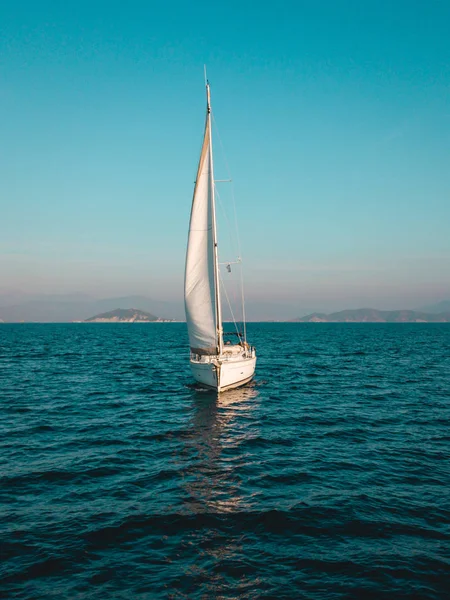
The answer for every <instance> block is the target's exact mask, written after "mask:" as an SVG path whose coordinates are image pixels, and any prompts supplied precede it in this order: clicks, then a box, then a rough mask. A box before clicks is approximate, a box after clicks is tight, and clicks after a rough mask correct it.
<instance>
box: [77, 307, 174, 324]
mask: <svg viewBox="0 0 450 600" xmlns="http://www.w3.org/2000/svg"><path fill="white" fill-rule="evenodd" d="M162 320H163V319H159V318H158V317H155V315H152V314H150V313H147V312H144V311H143V310H138V309H136V308H116V309H115V310H110V311H109V312H105V313H101V314H99V315H95V316H94V317H90V318H89V319H86V320H85V323H151V322H155V321H162Z"/></svg>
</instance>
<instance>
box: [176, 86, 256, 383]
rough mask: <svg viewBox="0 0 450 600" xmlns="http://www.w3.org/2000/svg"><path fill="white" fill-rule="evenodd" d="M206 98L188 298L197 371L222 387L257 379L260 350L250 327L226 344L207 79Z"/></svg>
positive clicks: (198, 378)
mask: <svg viewBox="0 0 450 600" xmlns="http://www.w3.org/2000/svg"><path fill="white" fill-rule="evenodd" d="M206 97H207V113H206V124H205V134H204V137H203V146H202V150H201V154H200V161H199V165H198V170H197V179H196V182H195V188H194V197H193V200H192V208H191V219H190V224H189V239H188V246H187V252H186V270H185V280H184V299H185V309H186V321H187V326H188V333H189V343H190V349H191V354H190V365H191V370H192V374H193V376H194V378H195V380H196V381H197V382H198V383H199V384H201V385H202V386H205V387H208V388H212V389H214V390H217V392H223V391H225V390H229V389H232V388H236V387H240V386H241V385H244V384H246V383H247V382H249V381H250V380H251V379H252V378H253V375H254V372H255V366H256V352H255V348H254V347H252V346H250V345H249V344H248V343H247V339H246V330H245V326H244V332H243V333H240V332H237V334H236V336H237V343H235V344H231V343H230V342H229V341H227V342H226V343H224V333H223V325H222V307H221V300H220V286H219V279H220V274H219V260H218V245H217V226H216V207H215V185H214V167H213V151H212V139H211V96H210V88H209V83H208V82H206ZM243 316H244V322H245V315H243Z"/></svg>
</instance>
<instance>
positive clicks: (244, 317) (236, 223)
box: [212, 113, 247, 341]
mask: <svg viewBox="0 0 450 600" xmlns="http://www.w3.org/2000/svg"><path fill="white" fill-rule="evenodd" d="M212 119H213V122H214V127H215V129H216V133H217V138H218V140H219V144H220V147H221V149H222V155H223V159H224V162H225V167H226V170H227V172H228V177H229V178H230V179H231V198H232V201H233V211H234V224H235V228H236V237H237V246H238V253H239V254H238V256H239V257H241V261H242V251H241V236H240V233H239V226H238V220H237V211H236V199H235V195H234V182H233V178H232V177H231V169H230V165H229V164H228V160H227V156H226V154H225V148H224V146H223V143H222V138H221V137H220V132H219V127H218V126H217V122H216V119H215V117H214V113H213V114H212ZM241 298H242V323H243V326H244V340H245V341H247V324H246V316H245V297H244V273H243V266H242V264H241Z"/></svg>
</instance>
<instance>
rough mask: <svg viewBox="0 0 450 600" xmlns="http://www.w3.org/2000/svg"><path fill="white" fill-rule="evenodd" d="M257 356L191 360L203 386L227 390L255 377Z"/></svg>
mask: <svg viewBox="0 0 450 600" xmlns="http://www.w3.org/2000/svg"><path fill="white" fill-rule="evenodd" d="M255 367H256V357H249V358H240V359H233V360H220V359H217V358H215V359H212V360H210V361H208V362H202V361H196V360H191V370H192V375H193V376H194V379H195V380H196V381H197V383H199V384H200V385H201V386H203V387H207V388H210V389H213V390H216V391H217V392H225V391H226V390H231V389H233V388H237V387H240V386H242V385H245V384H246V383H248V382H249V381H251V380H252V379H253V376H254V373H255Z"/></svg>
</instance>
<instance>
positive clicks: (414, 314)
mask: <svg viewBox="0 0 450 600" xmlns="http://www.w3.org/2000/svg"><path fill="white" fill-rule="evenodd" d="M295 321H296V322H299V323H450V311H448V312H442V313H439V314H430V313H424V312H418V311H415V310H376V309H375V308H359V309H356V310H341V311H340V312H335V313H331V314H329V315H327V314H325V313H312V314H310V315H306V317H301V318H299V319H295Z"/></svg>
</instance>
